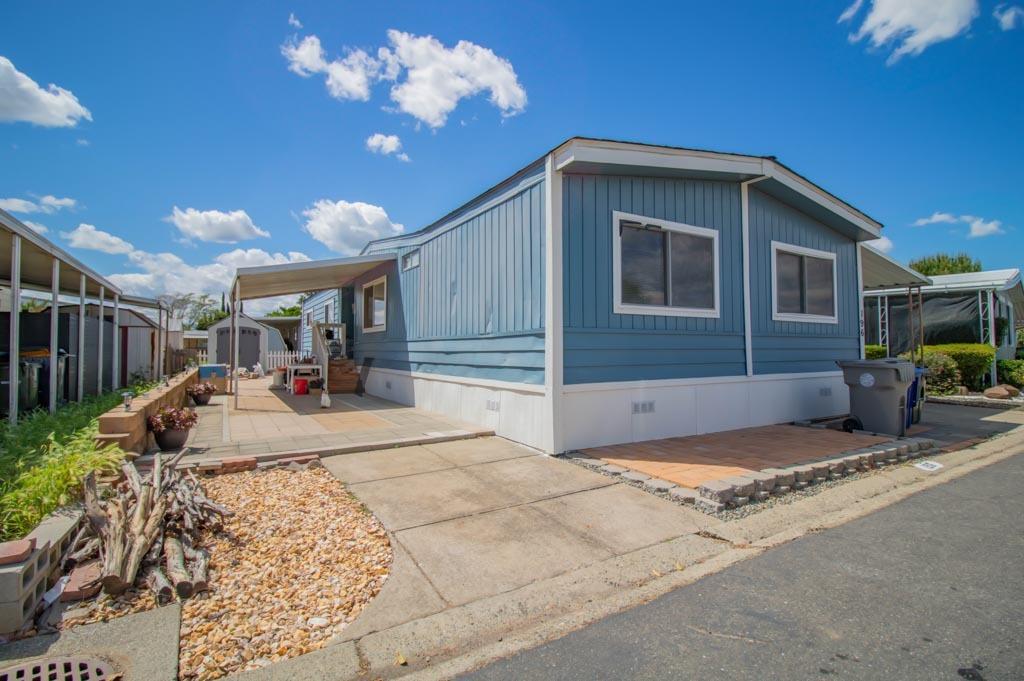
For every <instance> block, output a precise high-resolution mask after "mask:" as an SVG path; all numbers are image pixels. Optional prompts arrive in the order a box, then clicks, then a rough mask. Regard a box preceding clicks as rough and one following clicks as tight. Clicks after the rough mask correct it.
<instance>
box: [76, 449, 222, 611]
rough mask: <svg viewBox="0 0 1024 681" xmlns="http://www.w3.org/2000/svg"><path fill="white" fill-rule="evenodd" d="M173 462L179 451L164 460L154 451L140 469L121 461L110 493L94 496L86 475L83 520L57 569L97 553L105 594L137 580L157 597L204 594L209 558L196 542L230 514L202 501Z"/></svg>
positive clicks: (198, 487) (192, 477)
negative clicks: (149, 464)
mask: <svg viewBox="0 0 1024 681" xmlns="http://www.w3.org/2000/svg"><path fill="white" fill-rule="evenodd" d="M180 460H181V455H180V454H179V455H177V456H175V457H174V458H172V459H170V460H168V461H166V462H165V461H164V460H163V458H162V457H161V455H160V454H157V455H156V456H155V458H154V459H153V467H152V469H151V470H149V471H146V472H140V471H139V469H138V468H137V467H136V466H135V464H134V463H131V462H128V463H125V464H124V465H123V466H122V472H123V474H124V476H123V479H122V480H121V481H120V482H119V483H117V484H116V485H115V486H114V487H113V489H112V490H111V491H112V494H101V493H100V490H98V489H97V484H96V479H95V477H94V476H93V475H90V476H89V477H87V478H86V480H85V516H86V523H85V524H84V525H83V527H82V529H81V530H80V531H79V533H78V535H77V536H76V537H75V540H74V542H73V544H72V548H71V550H70V551H69V552H68V554H67V559H66V561H65V565H64V568H65V569H70V568H71V567H73V566H74V565H75V564H79V563H82V562H84V561H87V560H90V559H93V558H98V559H99V561H100V564H101V565H102V569H101V571H100V576H99V578H98V582H99V584H100V586H101V587H102V590H103V593H105V594H108V595H110V596H118V595H120V594H122V593H124V592H125V591H126V590H128V589H129V588H130V587H132V586H133V585H135V584H136V582H137V581H138V582H139V583H140V584H144V585H145V586H146V587H148V588H149V589H150V590H152V591H153V593H154V594H155V595H156V597H157V601H158V602H166V601H168V600H171V599H172V598H174V597H175V596H177V597H178V598H182V599H184V598H188V597H189V596H191V595H193V594H196V593H199V592H201V591H205V590H206V588H207V582H208V578H207V566H208V565H209V560H210V557H209V554H208V553H207V552H206V551H205V550H204V549H202V548H200V547H199V536H200V533H201V532H203V531H205V530H217V529H219V528H220V527H221V526H222V523H223V521H224V518H225V517H228V516H231V515H233V513H232V512H231V511H230V510H228V509H227V508H225V507H224V506H222V505H220V504H218V503H216V502H214V501H211V500H210V499H209V498H207V496H206V495H205V493H204V492H203V488H202V485H200V484H199V480H198V479H197V478H196V477H195V475H194V474H193V473H192V471H185V472H182V471H180V470H179V469H178V467H177V464H178V462H179V461H180Z"/></svg>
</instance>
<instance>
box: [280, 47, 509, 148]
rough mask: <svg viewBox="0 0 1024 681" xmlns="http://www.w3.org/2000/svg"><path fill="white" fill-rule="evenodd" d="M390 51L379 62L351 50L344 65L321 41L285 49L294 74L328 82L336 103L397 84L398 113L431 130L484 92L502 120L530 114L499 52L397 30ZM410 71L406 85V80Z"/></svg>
mask: <svg viewBox="0 0 1024 681" xmlns="http://www.w3.org/2000/svg"><path fill="white" fill-rule="evenodd" d="M388 40H389V43H390V45H389V46H388V47H381V48H379V49H378V50H377V56H376V58H374V57H371V56H370V55H369V54H367V53H366V52H364V51H363V50H358V49H357V50H350V51H349V52H348V56H346V57H345V58H344V59H335V60H332V61H328V60H327V58H326V57H325V55H324V50H323V47H322V46H321V44H320V39H319V38H318V37H317V36H315V35H310V36H306V37H305V38H303V39H302V40H301V41H299V42H296V41H295V40H294V39H293V40H290V41H288V42H286V43H285V44H284V45H282V46H281V53H282V54H283V55H284V56H285V58H286V59H287V60H288V69H289V70H290V71H292V72H294V73H297V74H298V75H300V76H302V77H304V78H308V77H309V76H311V75H313V74H315V73H321V74H325V75H326V76H327V90H328V92H330V94H331V96H332V97H335V98H336V99H353V100H360V101H364V102H365V101H367V100H368V99H369V98H370V86H371V84H372V83H373V82H374V81H375V80H387V81H391V82H393V83H394V85H393V86H392V87H391V99H392V101H394V102H395V104H396V105H397V109H398V110H399V111H402V112H404V113H407V114H409V115H411V116H413V117H415V118H416V119H417V120H419V121H420V122H422V123H426V124H427V125H428V126H430V127H431V128H440V127H442V126H443V125H444V124H445V123H446V122H447V121H448V115H449V114H450V113H451V112H452V111H453V110H454V109H455V107H456V106H458V103H459V101H460V100H462V99H464V98H466V97H472V96H474V95H477V94H480V93H482V92H488V93H489V98H488V99H489V101H490V102H491V104H493V105H494V106H496V107H497V108H498V109H500V110H501V114H502V116H506V117H507V116H514V115H516V114H518V113H521V112H522V111H523V110H524V109H525V108H526V90H525V89H524V88H523V86H522V85H521V84H520V83H519V78H518V77H517V76H516V72H515V69H514V68H512V64H511V63H510V62H509V61H508V60H507V59H503V58H502V57H499V56H498V55H496V54H494V52H493V51H491V50H490V49H488V48H486V47H482V46H480V45H477V44H475V43H472V42H469V41H468V40H460V41H459V42H458V43H456V45H455V46H454V47H451V48H449V47H445V46H444V45H443V44H442V43H441V42H440V41H439V40H437V39H436V38H434V37H433V36H430V35H427V36H416V35H412V34H411V33H404V32H402V31H396V30H394V29H391V30H389V31H388ZM403 71H404V79H402V76H403Z"/></svg>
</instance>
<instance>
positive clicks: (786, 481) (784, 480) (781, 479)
mask: <svg viewBox="0 0 1024 681" xmlns="http://www.w3.org/2000/svg"><path fill="white" fill-rule="evenodd" d="M761 472H762V473H765V474H767V475H772V476H775V486H776V487H778V486H779V485H784V486H786V487H792V486H793V483H794V482H796V473H795V472H794V471H793V470H792V469H790V470H786V469H784V468H765V469H764V470H762V471H761Z"/></svg>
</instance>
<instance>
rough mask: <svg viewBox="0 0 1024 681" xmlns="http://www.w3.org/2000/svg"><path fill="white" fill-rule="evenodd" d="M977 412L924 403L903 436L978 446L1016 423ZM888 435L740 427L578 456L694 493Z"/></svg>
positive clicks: (1012, 416) (598, 449)
mask: <svg viewBox="0 0 1024 681" xmlns="http://www.w3.org/2000/svg"><path fill="white" fill-rule="evenodd" d="M1006 414H1007V413H1004V412H999V411H994V410H986V409H980V408H976V407H957V406H953V405H945V404H928V405H927V406H926V408H925V411H924V416H923V419H922V421H921V423H919V424H916V425H914V426H913V427H912V428H911V429H910V430H909V431H908V435H912V436H919V435H927V436H928V437H930V438H933V439H935V440H936V441H937V442H938V443H939V444H940V445H950V444H954V443H964V442H971V441H980V440H981V439H984V438H987V437H990V436H992V435H995V434H997V433H1000V432H1005V431H1006V430H1009V429H1010V428H1011V427H1012V425H1011V424H1016V423H1017V422H1018V420H1017V419H1016V418H1015V416H1016V414H1014V413H1013V412H1009V413H1008V414H1009V415H1006ZM891 439H892V438H891V437H888V436H881V437H880V436H874V435H864V434H859V433H858V434H854V433H845V432H842V431H837V430H829V429H817V428H806V427H803V426H794V425H776V426H762V427H758V428H744V429H742V430H732V431H726V432H722V433H709V434H706V435H695V436H691V437H675V438H666V439H663V440H649V441H647V442H638V443H629V444H621V445H612V446H608V447H594V448H591V449H586V450H583V454H584V455H585V456H587V457H590V458H594V459H601V460H603V461H606V462H607V463H609V464H613V465H616V466H622V467H623V468H628V469H630V470H632V471H636V472H639V473H643V474H644V475H648V476H650V477H652V478H660V479H662V480H668V481H669V482H673V483H675V484H677V485H682V486H683V487H690V488H693V489H696V488H697V487H699V486H700V485H701V484H703V483H705V482H708V481H710V480H721V479H722V478H727V477H729V476H734V475H743V474H745V473H750V472H753V471H760V470H764V469H766V468H785V467H787V466H793V465H797V464H801V463H805V462H808V461H813V460H815V459H820V458H822V457H829V456H838V455H839V454H841V453H842V452H845V451H849V450H854V449H860V448H862V447H870V446H871V445H874V444H878V443H881V442H886V441H888V440H891Z"/></svg>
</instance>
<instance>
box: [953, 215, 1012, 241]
mask: <svg viewBox="0 0 1024 681" xmlns="http://www.w3.org/2000/svg"><path fill="white" fill-rule="evenodd" d="M960 220H962V221H963V222H966V223H967V224H968V225H970V226H971V230H970V232H968V233H967V238H968V239H977V238H979V237H984V236H993V235H995V234H1002V233H1003V223H1002V222H1001V221H999V220H985V219H984V218H979V217H977V216H975V215H961V216H960Z"/></svg>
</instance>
